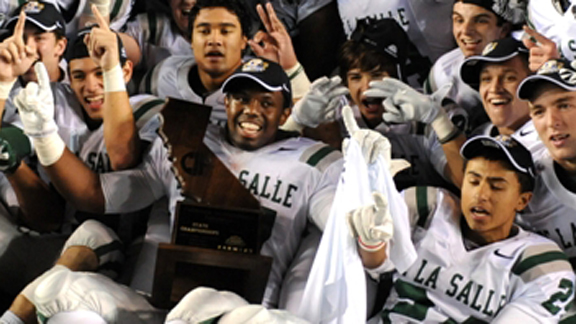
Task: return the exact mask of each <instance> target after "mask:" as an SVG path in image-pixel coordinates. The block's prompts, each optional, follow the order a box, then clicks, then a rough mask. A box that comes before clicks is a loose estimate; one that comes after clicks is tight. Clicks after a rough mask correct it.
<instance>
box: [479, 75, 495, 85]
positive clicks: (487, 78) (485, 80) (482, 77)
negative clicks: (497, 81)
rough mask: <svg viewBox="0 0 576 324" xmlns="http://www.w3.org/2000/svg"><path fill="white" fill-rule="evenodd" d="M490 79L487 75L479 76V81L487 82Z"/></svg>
mask: <svg viewBox="0 0 576 324" xmlns="http://www.w3.org/2000/svg"><path fill="white" fill-rule="evenodd" d="M490 81H492V78H491V77H490V76H489V75H486V74H484V75H481V76H480V83H489V82H490Z"/></svg>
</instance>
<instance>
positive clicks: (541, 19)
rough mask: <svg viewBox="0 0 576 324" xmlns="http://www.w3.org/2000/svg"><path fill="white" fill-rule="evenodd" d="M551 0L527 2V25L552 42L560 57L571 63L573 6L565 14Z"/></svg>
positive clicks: (575, 28) (575, 25)
mask: <svg viewBox="0 0 576 324" xmlns="http://www.w3.org/2000/svg"><path fill="white" fill-rule="evenodd" d="M555 2H558V1H553V0H539V1H534V0H532V1H529V2H528V10H527V13H528V24H529V25H530V26H531V27H532V28H534V29H536V30H537V31H538V32H539V33H541V34H542V35H544V36H546V37H548V38H550V39H551V40H553V41H554V42H555V43H556V45H557V46H558V49H559V50H560V53H561V54H562V56H564V57H565V58H567V59H568V60H570V61H572V60H574V58H575V55H576V36H575V35H576V17H575V13H574V9H575V7H574V4H571V5H570V6H569V7H568V8H567V10H566V12H564V13H563V12H562V9H560V8H557V7H556V4H555Z"/></svg>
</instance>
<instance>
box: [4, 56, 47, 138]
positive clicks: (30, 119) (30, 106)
mask: <svg viewBox="0 0 576 324" xmlns="http://www.w3.org/2000/svg"><path fill="white" fill-rule="evenodd" d="M34 71H35V72H36V77H37V78H38V83H36V82H28V84H27V85H26V88H24V89H22V90H21V91H20V92H19V93H18V95H16V98H15V100H14V102H15V104H16V107H18V113H19V114H20V117H21V119H22V124H23V125H24V132H25V133H26V134H27V135H29V136H31V137H45V136H48V135H50V134H53V133H56V131H57V130H58V126H56V123H55V122H54V99H53V96H52V89H50V78H49V77H48V71H46V67H45V66H44V63H42V62H38V63H36V64H35V65H34Z"/></svg>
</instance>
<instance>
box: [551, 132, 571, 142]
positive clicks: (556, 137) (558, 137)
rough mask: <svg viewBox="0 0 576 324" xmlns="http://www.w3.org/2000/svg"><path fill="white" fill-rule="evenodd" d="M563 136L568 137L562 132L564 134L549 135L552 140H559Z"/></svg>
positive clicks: (563, 137)
mask: <svg viewBox="0 0 576 324" xmlns="http://www.w3.org/2000/svg"><path fill="white" fill-rule="evenodd" d="M565 138H568V135H566V134H564V135H554V136H552V137H551V139H552V140H553V141H561V140H563V139H565Z"/></svg>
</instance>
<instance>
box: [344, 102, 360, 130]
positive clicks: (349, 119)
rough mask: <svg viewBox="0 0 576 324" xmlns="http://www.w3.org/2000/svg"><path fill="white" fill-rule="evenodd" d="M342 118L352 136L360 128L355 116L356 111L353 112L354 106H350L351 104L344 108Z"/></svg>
mask: <svg viewBox="0 0 576 324" xmlns="http://www.w3.org/2000/svg"><path fill="white" fill-rule="evenodd" d="M342 119H343V120H344V126H345V127H346V130H347V131H348V134H349V135H350V136H352V135H353V134H354V133H356V132H357V131H358V130H360V127H358V123H356V119H355V118H354V112H352V108H350V106H349V105H346V106H344V108H342Z"/></svg>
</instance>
